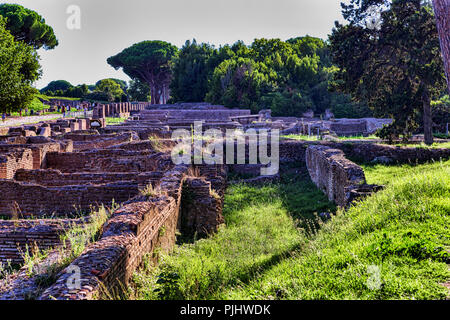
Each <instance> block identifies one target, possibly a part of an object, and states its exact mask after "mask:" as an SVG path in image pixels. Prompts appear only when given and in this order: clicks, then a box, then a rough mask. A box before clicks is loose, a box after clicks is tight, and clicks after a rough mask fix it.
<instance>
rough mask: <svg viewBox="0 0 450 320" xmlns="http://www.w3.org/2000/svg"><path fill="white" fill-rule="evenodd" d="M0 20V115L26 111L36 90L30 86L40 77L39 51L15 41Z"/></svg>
mask: <svg viewBox="0 0 450 320" xmlns="http://www.w3.org/2000/svg"><path fill="white" fill-rule="evenodd" d="M5 25H6V22H5V19H4V18H2V17H1V16H0V113H2V112H12V111H17V110H20V109H21V108H25V107H26V106H27V105H29V104H30V102H31V101H32V100H33V98H34V95H35V94H36V93H37V90H36V89H34V88H33V87H32V86H31V85H32V83H33V82H34V81H35V80H37V79H38V78H39V77H40V75H41V70H40V65H39V61H38V58H39V57H38V55H37V53H36V50H35V49H33V48H32V47H31V46H29V45H27V44H25V43H24V42H21V41H16V40H15V39H14V37H13V36H12V35H11V33H10V32H9V31H8V30H7V29H6V26H5Z"/></svg>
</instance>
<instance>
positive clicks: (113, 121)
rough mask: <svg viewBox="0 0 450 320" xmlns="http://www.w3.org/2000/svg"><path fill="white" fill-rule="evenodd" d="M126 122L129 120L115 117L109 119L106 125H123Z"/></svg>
mask: <svg viewBox="0 0 450 320" xmlns="http://www.w3.org/2000/svg"><path fill="white" fill-rule="evenodd" d="M126 120H127V118H113V117H107V118H106V125H115V124H121V123H124V122H125V121H126Z"/></svg>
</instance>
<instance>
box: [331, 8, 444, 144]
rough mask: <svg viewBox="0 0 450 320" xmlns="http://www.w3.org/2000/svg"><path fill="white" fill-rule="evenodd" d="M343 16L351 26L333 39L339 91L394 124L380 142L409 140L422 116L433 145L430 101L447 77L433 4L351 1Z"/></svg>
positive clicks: (383, 132)
mask: <svg viewBox="0 0 450 320" xmlns="http://www.w3.org/2000/svg"><path fill="white" fill-rule="evenodd" d="M374 12H375V13H376V12H378V14H375V13H374ZM343 15H344V17H345V18H346V19H347V20H348V22H349V24H348V25H341V24H339V23H336V27H335V28H334V29H333V33H332V35H331V36H330V44H331V46H330V48H331V51H332V58H333V62H334V63H336V65H337V66H338V67H339V70H338V72H337V73H336V74H335V75H336V77H335V80H336V87H337V88H338V89H339V90H341V91H343V92H346V93H349V94H351V95H352V96H353V97H354V98H355V99H357V100H360V101H367V102H368V103H369V105H370V106H371V107H372V108H373V110H374V113H375V115H376V116H379V117H390V118H393V119H394V122H393V124H392V125H390V126H387V127H385V128H384V129H383V130H381V132H380V136H381V137H384V138H388V139H393V138H397V137H399V136H403V138H404V139H407V138H408V137H409V136H410V135H411V134H412V133H413V132H414V131H415V130H416V129H417V128H418V122H419V121H418V117H420V116H423V125H424V131H425V140H426V142H427V143H429V144H431V143H432V142H433V136H432V121H431V107H430V104H431V99H433V98H437V97H439V95H440V94H441V93H442V91H443V90H444V88H445V77H444V69H443V63H442V58H441V53H440V46H439V38H438V33H437V29H436V24H435V19H434V15H433V10H432V8H431V6H430V5H429V3H428V2H426V1H425V2H423V1H420V0H395V1H387V0H352V1H351V2H350V4H349V5H347V6H346V5H343ZM374 19H375V20H374ZM374 21H375V22H376V23H375V24H374V23H373V22H374ZM377 21H378V22H377Z"/></svg>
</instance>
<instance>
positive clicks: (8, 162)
mask: <svg viewBox="0 0 450 320" xmlns="http://www.w3.org/2000/svg"><path fill="white" fill-rule="evenodd" d="M19 169H33V151H32V150H31V149H27V148H16V149H13V150H12V151H10V152H8V153H4V154H2V155H0V179H12V178H13V177H14V174H15V173H16V171H17V170H19Z"/></svg>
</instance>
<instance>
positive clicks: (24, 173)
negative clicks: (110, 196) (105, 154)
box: [14, 169, 163, 187]
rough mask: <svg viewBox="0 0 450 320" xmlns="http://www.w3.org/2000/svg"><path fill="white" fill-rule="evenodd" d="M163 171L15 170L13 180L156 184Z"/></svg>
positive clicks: (49, 183)
mask: <svg viewBox="0 0 450 320" xmlns="http://www.w3.org/2000/svg"><path fill="white" fill-rule="evenodd" d="M162 176H163V172H160V171H153V172H142V173H136V172H129V173H128V172H117V173H116V172H113V173H111V172H92V173H91V172H88V173H62V172H61V171H59V170H54V169H45V170H25V169H19V170H17V172H16V174H15V176H14V180H16V181H19V182H28V183H34V184H40V185H45V186H47V187H57V186H69V185H86V184H93V185H99V184H106V183H113V182H119V181H132V182H136V183H137V184H138V185H139V186H145V185H147V184H149V183H152V185H154V186H157V185H158V184H159V180H160V179H161V178H162Z"/></svg>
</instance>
